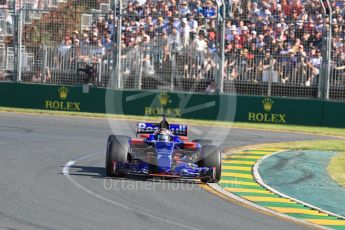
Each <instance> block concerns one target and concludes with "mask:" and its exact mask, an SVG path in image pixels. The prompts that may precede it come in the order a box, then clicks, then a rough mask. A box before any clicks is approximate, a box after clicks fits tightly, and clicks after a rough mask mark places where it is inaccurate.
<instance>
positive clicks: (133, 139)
mask: <svg viewBox="0 0 345 230" xmlns="http://www.w3.org/2000/svg"><path fill="white" fill-rule="evenodd" d="M131 143H132V144H141V143H144V139H137V138H132V139H131Z"/></svg>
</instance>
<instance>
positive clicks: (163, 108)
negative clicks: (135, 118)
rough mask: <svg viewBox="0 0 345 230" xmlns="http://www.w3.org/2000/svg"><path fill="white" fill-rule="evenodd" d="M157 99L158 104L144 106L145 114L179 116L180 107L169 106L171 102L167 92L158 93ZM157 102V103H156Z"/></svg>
mask: <svg viewBox="0 0 345 230" xmlns="http://www.w3.org/2000/svg"><path fill="white" fill-rule="evenodd" d="M157 97H158V101H159V106H148V107H145V115H146V116H162V115H166V116H169V117H181V116H182V113H181V109H180V108H169V107H168V106H169V104H170V103H171V102H172V100H171V99H170V97H169V95H168V94H167V93H161V94H159V96H157ZM157 104H158V103H157Z"/></svg>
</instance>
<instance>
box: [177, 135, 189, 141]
mask: <svg viewBox="0 0 345 230" xmlns="http://www.w3.org/2000/svg"><path fill="white" fill-rule="evenodd" d="M179 138H180V140H181V141H188V137H186V136H179Z"/></svg>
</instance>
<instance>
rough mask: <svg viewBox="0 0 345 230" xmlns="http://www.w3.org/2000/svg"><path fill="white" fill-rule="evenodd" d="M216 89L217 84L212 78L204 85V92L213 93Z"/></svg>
mask: <svg viewBox="0 0 345 230" xmlns="http://www.w3.org/2000/svg"><path fill="white" fill-rule="evenodd" d="M216 90H217V85H216V82H215V81H214V80H212V81H211V82H210V83H209V84H208V85H207V87H206V89H205V92H206V93H215V92H216Z"/></svg>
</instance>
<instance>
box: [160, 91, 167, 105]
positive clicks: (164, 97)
mask: <svg viewBox="0 0 345 230" xmlns="http://www.w3.org/2000/svg"><path fill="white" fill-rule="evenodd" d="M168 101H169V96H168V95H167V94H166V93H161V94H160V95H159V103H160V105H161V106H166V105H167V104H168Z"/></svg>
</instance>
